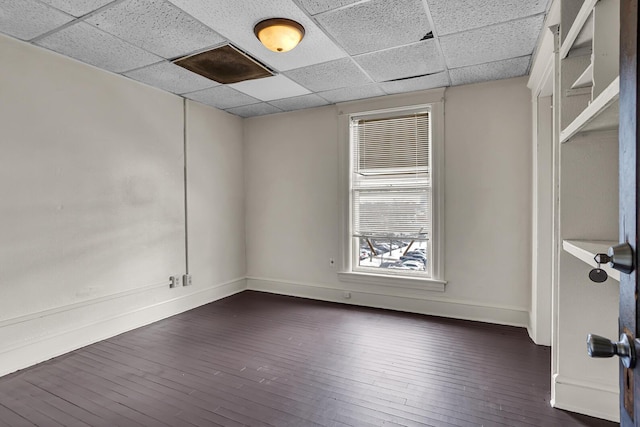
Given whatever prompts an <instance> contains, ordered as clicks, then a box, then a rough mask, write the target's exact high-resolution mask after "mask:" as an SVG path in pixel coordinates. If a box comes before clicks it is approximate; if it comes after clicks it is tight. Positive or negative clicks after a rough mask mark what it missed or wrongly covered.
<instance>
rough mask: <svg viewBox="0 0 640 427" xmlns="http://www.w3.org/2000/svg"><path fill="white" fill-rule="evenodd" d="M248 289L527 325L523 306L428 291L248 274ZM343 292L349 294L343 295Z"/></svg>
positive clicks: (441, 315) (481, 320)
mask: <svg viewBox="0 0 640 427" xmlns="http://www.w3.org/2000/svg"><path fill="white" fill-rule="evenodd" d="M247 289H248V290H254V291H261V292H269V293H274V294H280V295H290V296H296V297H302V298H310V299H315V300H320V301H330V302H338V303H346V304H351V305H359V306H364V307H374V308H384V309H388V310H395V311H404V312H409V313H418V314H427V315H432V316H440V317H448V318H454V319H464V320H474V321H479V322H486V323H494V324H499V325H510V326H518V327H522V328H526V327H527V323H528V318H529V312H528V309H527V308H526V307H513V306H506V305H494V304H484V303H481V302H477V301H465V300H456V299H447V298H441V297H437V296H434V294H433V292H431V291H426V290H422V291H418V290H414V289H406V288H394V287H388V286H387V287H383V286H373V285H367V286H358V285H357V284H350V285H349V287H336V286H335V285H326V284H320V283H302V282H294V281H290V280H279V279H269V278H261V277H247ZM345 293H347V294H349V297H345Z"/></svg>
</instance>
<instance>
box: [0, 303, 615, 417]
mask: <svg viewBox="0 0 640 427" xmlns="http://www.w3.org/2000/svg"><path fill="white" fill-rule="evenodd" d="M549 389H550V352H549V349H548V348H545V347H538V346H536V345H534V344H533V343H532V342H531V341H530V340H529V338H528V337H527V333H526V331H525V330H524V329H522V328H514V327H507V326H496V325H489V324H485V323H478V322H468V321H461V320H452V319H443V318H438V317H430V316H421V315H412V314H406V313H398V312H392V311H384V310H377V309H369V308H360V307H352V306H347V305H341V304H331V303H324V302H319V301H311V300H306V299H300V298H293V297H284V296H278V295H271V294H265V293H259V292H251V291H245V292H242V293H241V294H238V295H234V296H232V297H229V298H226V299H223V300H220V301H217V302H215V303H212V304H208V305H205V306H202V307H200V308H197V309H195V310H191V311H189V312H186V313H183V314H180V315H177V316H174V317H172V318H169V319H166V320H163V321H160V322H157V323H154V324H152V325H149V326H147V327H144V328H140V329H136V330H134V331H131V332H127V333H125V334H122V335H119V336H117V337H114V338H111V339H108V340H105V341H102V342H99V343H96V344H94V345H90V346H88V347H85V348H82V349H80V350H77V351H74V352H71V353H69V354H66V355H64V356H61V357H58V358H55V359H52V360H50V361H48V362H45V363H42V364H40V365H37V366H34V367H32V368H29V369H26V370H24V371H20V372H17V373H15V374H12V375H8V376H6V377H3V378H0V426H33V425H37V426H46V427H49V426H127V427H128V426H172V427H173V426H278V427H280V426H282V427H288V426H291V427H302V426H333V427H339V426H340V427H342V426H356V427H367V426H613V425H616V424H614V423H610V422H607V421H603V420H598V419H595V418H590V417H586V416H581V415H577V414H572V413H570V412H565V411H561V410H557V409H553V408H551V407H550V406H549V403H548V402H549V397H550V396H549Z"/></svg>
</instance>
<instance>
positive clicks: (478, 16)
mask: <svg viewBox="0 0 640 427" xmlns="http://www.w3.org/2000/svg"><path fill="white" fill-rule="evenodd" d="M427 3H428V4H429V10H430V11H431V17H432V18H433V25H434V26H435V28H436V33H437V34H438V36H444V35H446V34H451V33H457V32H460V31H465V30H470V29H473V28H480V27H484V26H487V25H492V24H497V23H500V22H507V21H511V20H514V19H519V18H526V17H527V16H531V15H536V14H539V13H543V12H545V11H546V9H547V4H548V3H549V0H500V1H487V0H484V1H479V0H427Z"/></svg>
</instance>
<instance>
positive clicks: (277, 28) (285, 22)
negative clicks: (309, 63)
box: [253, 18, 304, 52]
mask: <svg viewBox="0 0 640 427" xmlns="http://www.w3.org/2000/svg"><path fill="white" fill-rule="evenodd" d="M253 32H254V33H255V34H256V37H258V39H259V40H260V41H261V42H262V44H263V45H265V47H266V48H267V49H269V50H271V51H273V52H288V51H290V50H291V49H293V48H294V47H296V46H297V45H298V43H300V40H302V38H303V37H304V27H303V26H302V25H300V24H298V23H297V22H296V21H292V20H291V19H286V18H270V19H265V20H264V21H260V22H258V23H257V24H256V26H255V27H254V28H253Z"/></svg>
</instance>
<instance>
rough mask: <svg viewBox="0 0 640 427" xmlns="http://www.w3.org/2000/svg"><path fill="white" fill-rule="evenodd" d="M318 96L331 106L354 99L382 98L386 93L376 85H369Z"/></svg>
mask: <svg viewBox="0 0 640 427" xmlns="http://www.w3.org/2000/svg"><path fill="white" fill-rule="evenodd" d="M318 95H320V96H321V97H323V98H324V99H326V100H327V101H329V102H331V103H332V104H336V103H338V102H346V101H353V100H355V99H364V98H375V97H377V96H384V95H386V93H385V92H384V91H383V90H382V89H380V87H379V86H378V85H376V84H371V85H365V86H353V87H345V88H342V89H333V90H328V91H326V92H320V93H318Z"/></svg>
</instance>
